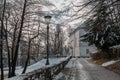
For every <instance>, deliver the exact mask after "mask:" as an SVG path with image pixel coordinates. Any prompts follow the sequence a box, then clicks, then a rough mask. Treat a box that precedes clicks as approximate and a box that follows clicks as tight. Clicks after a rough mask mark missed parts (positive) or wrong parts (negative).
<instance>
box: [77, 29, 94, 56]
mask: <svg viewBox="0 0 120 80" xmlns="http://www.w3.org/2000/svg"><path fill="white" fill-rule="evenodd" d="M85 33H86V32H85V30H84V29H80V30H79V37H80V36H82V35H84V34H85ZM79 39H80V41H79V49H80V56H81V57H89V56H90V54H91V52H94V51H96V47H95V46H94V45H92V46H89V45H88V42H83V41H81V38H79Z"/></svg>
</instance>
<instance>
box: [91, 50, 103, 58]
mask: <svg viewBox="0 0 120 80" xmlns="http://www.w3.org/2000/svg"><path fill="white" fill-rule="evenodd" d="M102 54H103V53H102V52H101V51H98V52H95V53H92V54H91V57H92V59H93V60H99V59H102Z"/></svg>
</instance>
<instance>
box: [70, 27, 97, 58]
mask: <svg viewBox="0 0 120 80" xmlns="http://www.w3.org/2000/svg"><path fill="white" fill-rule="evenodd" d="M84 34H86V31H85V30H84V27H83V26H82V25H81V26H79V27H77V28H76V29H74V30H71V32H70V35H69V38H70V40H69V46H70V53H71V55H72V56H75V57H89V56H90V55H91V53H92V52H94V51H96V47H95V46H94V45H92V46H89V45H88V42H83V41H81V39H82V38H81V36H82V35H84Z"/></svg>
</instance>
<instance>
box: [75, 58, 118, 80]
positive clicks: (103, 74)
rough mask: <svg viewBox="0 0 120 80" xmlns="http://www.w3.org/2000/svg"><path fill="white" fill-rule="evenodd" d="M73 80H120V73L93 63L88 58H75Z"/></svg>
mask: <svg viewBox="0 0 120 80" xmlns="http://www.w3.org/2000/svg"><path fill="white" fill-rule="evenodd" d="M74 72H75V73H74V74H75V75H74V78H73V80H120V75H118V74H116V73H114V72H112V71H109V70H107V69H105V68H103V67H101V66H98V65H95V64H93V63H91V62H90V61H89V59H83V58H80V59H76V61H75V71H74Z"/></svg>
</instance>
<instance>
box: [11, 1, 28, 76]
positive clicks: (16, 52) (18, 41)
mask: <svg viewBox="0 0 120 80" xmlns="http://www.w3.org/2000/svg"><path fill="white" fill-rule="evenodd" d="M26 4H27V0H24V7H23V12H22V16H21V25H20V30H19V34H18V39H17V42H16V46H15V52H14V54H15V55H14V59H13V61H12V72H11V76H15V68H16V63H17V58H18V49H19V43H20V38H21V35H22V29H23V24H24V19H25V10H26Z"/></svg>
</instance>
